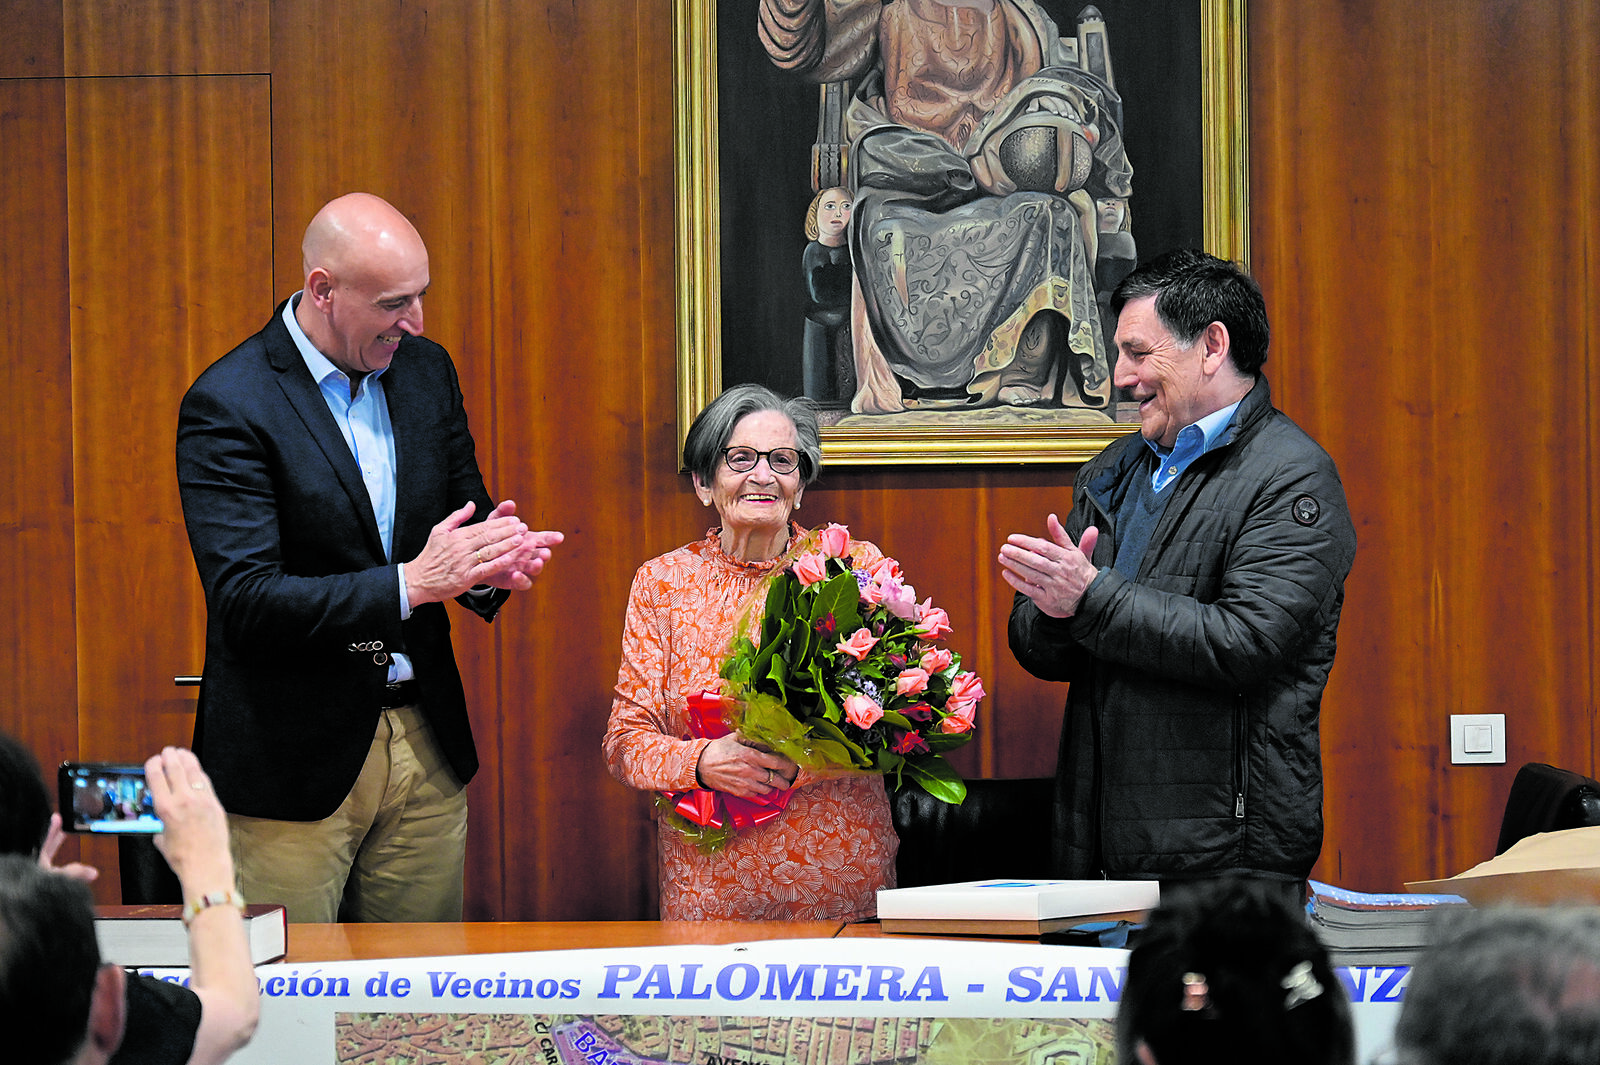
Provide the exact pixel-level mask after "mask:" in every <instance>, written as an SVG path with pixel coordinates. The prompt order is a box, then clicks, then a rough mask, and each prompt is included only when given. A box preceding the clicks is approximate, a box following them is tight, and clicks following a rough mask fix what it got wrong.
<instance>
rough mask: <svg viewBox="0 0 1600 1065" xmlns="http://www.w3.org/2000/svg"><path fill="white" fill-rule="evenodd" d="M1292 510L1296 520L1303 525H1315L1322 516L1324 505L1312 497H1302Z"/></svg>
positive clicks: (1297, 500)
mask: <svg viewBox="0 0 1600 1065" xmlns="http://www.w3.org/2000/svg"><path fill="white" fill-rule="evenodd" d="M1290 509H1291V511H1292V513H1293V514H1294V520H1295V521H1297V522H1299V523H1300V524H1301V525H1315V524H1316V523H1317V519H1318V518H1320V517H1321V516H1322V505H1321V504H1320V503H1318V502H1317V501H1316V500H1315V499H1313V498H1312V497H1311V496H1301V497H1300V498H1299V499H1296V500H1295V501H1294V506H1293V507H1292V508H1290Z"/></svg>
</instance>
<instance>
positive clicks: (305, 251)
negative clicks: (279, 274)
mask: <svg viewBox="0 0 1600 1065" xmlns="http://www.w3.org/2000/svg"><path fill="white" fill-rule="evenodd" d="M300 251H301V255H302V256H303V257H304V260H305V274H306V283H305V294H304V296H303V297H302V298H301V300H300V302H299V304H298V305H297V306H296V308H295V318H296V320H297V321H299V323H300V327H301V329H303V330H304V331H305V334H306V337H307V338H308V339H309V340H310V341H311V343H312V344H314V345H316V347H317V350H318V351H320V352H322V353H323V354H324V355H326V356H327V357H328V359H329V361H331V362H332V363H333V364H334V365H335V366H337V367H339V369H341V370H343V371H344V372H345V373H346V374H347V375H349V377H350V380H351V388H352V389H354V388H355V383H356V381H358V380H359V379H360V378H361V377H363V376H365V375H366V374H369V373H374V372H376V371H379V370H383V369H385V368H386V367H388V365H389V363H390V362H391V361H392V360H393V358H394V355H395V353H396V352H397V351H398V350H399V347H400V341H401V340H402V339H403V338H404V337H406V336H408V335H409V336H420V335H421V334H422V296H423V293H425V292H426V291H427V290H428V283H429V277H428V249H427V246H426V245H424V244H423V243H422V237H421V236H420V235H419V234H418V233H417V230H416V227H415V226H413V225H412V224H411V223H410V222H409V221H408V220H407V219H406V216H405V215H403V214H401V213H400V212H399V211H397V210H395V209H394V207H392V206H391V205H390V204H388V203H387V202H385V201H384V200H382V199H380V198H378V197H377V196H374V195H372V194H371V193H367V192H352V193H350V194H349V195H347V196H340V197H339V198H338V199H337V200H333V201H331V202H329V203H327V204H326V205H324V206H323V208H322V210H320V211H318V212H317V214H316V217H315V218H313V219H311V224H310V225H308V226H307V227H306V235H305V240H304V241H303V242H302V243H301V245H300ZM352 394H353V392H352Z"/></svg>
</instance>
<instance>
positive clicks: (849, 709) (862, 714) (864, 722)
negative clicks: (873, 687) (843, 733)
mask: <svg viewBox="0 0 1600 1065" xmlns="http://www.w3.org/2000/svg"><path fill="white" fill-rule="evenodd" d="M844 716H845V717H847V718H849V719H850V724H852V725H854V726H856V728H871V727H872V726H873V725H876V724H877V723H878V719H879V718H880V717H882V716H883V707H881V706H879V705H878V704H877V703H875V702H873V701H872V700H871V699H869V698H867V697H866V696H865V695H847V696H845V697H844ZM968 727H969V728H970V727H971V726H968Z"/></svg>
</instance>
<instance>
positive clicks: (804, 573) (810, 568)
mask: <svg viewBox="0 0 1600 1065" xmlns="http://www.w3.org/2000/svg"><path fill="white" fill-rule="evenodd" d="M794 575H795V576H796V577H799V578H800V583H801V584H803V585H807V586H810V585H813V584H816V583H817V582H818V581H825V580H827V579H828V560H827V559H825V558H823V557H822V556H821V555H801V556H800V557H799V558H797V559H795V560H794Z"/></svg>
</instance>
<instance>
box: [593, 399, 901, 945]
mask: <svg viewBox="0 0 1600 1065" xmlns="http://www.w3.org/2000/svg"><path fill="white" fill-rule="evenodd" d="M683 458H684V465H685V466H687V467H688V468H689V470H690V472H691V474H692V475H693V479H694V490H695V495H696V496H698V497H699V499H700V501H701V503H702V504H704V505H705V506H708V507H714V508H715V509H716V512H717V517H718V520H719V522H720V525H719V527H718V528H714V529H711V530H710V531H709V532H708V533H707V534H706V536H705V538H704V539H703V540H699V541H696V542H694V543H690V544H686V545H684V546H683V547H680V548H678V549H677V550H675V551H670V552H668V553H667V554H665V555H662V556H660V557H659V558H655V559H652V560H650V561H649V562H646V563H645V564H644V565H643V566H641V567H640V568H639V571H638V572H637V573H636V574H635V575H634V579H633V588H632V591H631V592H630V593H629V596H628V612H627V618H626V621H625V623H624V627H623V634H622V665H621V668H620V669H618V671H617V687H616V699H615V701H614V702H613V703H612V705H611V719H610V723H609V725H608V727H607V729H606V736H605V755H606V763H607V765H608V766H609V768H610V770H611V774H612V775H613V776H615V777H616V778H617V779H618V780H620V781H621V782H622V783H624V784H627V785H629V786H630V787H635V788H642V789H645V790H649V791H682V790H687V789H692V788H696V787H700V788H708V789H712V790H715V791H718V792H722V793H724V794H726V795H733V796H739V797H741V798H748V799H760V798H763V797H768V796H776V795H778V794H779V793H781V792H782V791H784V790H786V789H789V788H793V789H794V791H793V794H792V795H791V796H790V798H789V801H788V804H787V806H786V807H785V808H783V809H782V811H781V812H780V813H778V814H777V816H776V817H775V818H774V819H772V820H769V821H767V822H765V823H764V824H760V825H757V826H755V827H751V828H745V829H741V830H740V831H739V832H737V833H736V834H734V835H733V836H732V837H731V839H729V840H728V842H727V845H726V847H725V848H724V849H722V850H720V851H718V852H717V853H714V854H707V853H704V852H703V851H702V850H701V849H700V848H699V847H697V846H696V844H695V843H694V842H692V841H691V840H689V839H688V838H687V837H686V836H685V835H684V834H683V833H681V832H679V831H678V830H677V829H676V828H674V827H673V826H672V825H671V824H668V823H665V822H663V823H661V824H660V825H659V826H658V831H659V838H660V862H661V864H660V873H661V916H662V918H663V919H665V920H751V921H770V920H785V919H787V920H822V919H827V918H844V919H847V920H854V919H859V918H863V917H870V916H872V915H873V914H875V913H876V912H877V895H876V893H877V890H878V889H879V888H883V887H893V886H894V857H895V851H896V850H897V849H898V847H899V840H898V838H897V837H896V836H895V832H894V825H893V822H892V821H891V820H890V815H889V801H888V797H887V795H886V794H885V792H884V782H883V778H882V777H881V776H877V775H869V774H856V773H847V774H826V773H823V774H817V773H812V772H810V771H808V770H805V769H802V768H800V767H799V766H797V765H796V764H795V763H794V762H792V761H790V760H789V759H788V758H785V757H783V756H782V755H779V754H774V753H771V752H769V751H765V750H761V749H759V748H757V747H754V746H750V745H748V744H746V743H742V742H740V739H739V737H738V735H736V734H733V735H727V736H723V737H722V738H720V739H709V740H708V739H697V738H694V737H693V733H692V732H691V728H690V718H689V709H688V700H689V698H690V696H693V695H696V694H697V693H699V692H701V691H707V690H716V689H717V687H718V671H719V670H720V669H721V667H722V665H723V663H724V661H726V659H727V657H728V650H729V644H730V643H731V641H732V640H733V637H734V635H735V633H736V631H737V629H738V625H739V622H740V619H741V617H742V616H743V614H744V612H745V611H746V610H747V609H748V608H749V606H750V602H751V598H752V596H753V595H754V596H759V595H760V594H761V592H762V590H763V589H764V588H765V587H766V583H767V580H768V578H769V577H770V576H771V575H772V574H773V573H774V572H776V571H778V570H780V569H782V568H783V567H784V566H787V565H788V564H789V563H790V561H791V560H792V559H791V557H790V555H789V552H790V550H791V547H792V546H793V545H794V544H795V543H796V542H797V541H798V540H799V538H800V537H801V536H802V535H804V533H805V530H803V529H801V528H800V527H799V526H798V525H795V524H793V523H791V521H790V512H791V511H793V510H797V509H799V507H800V497H801V495H802V494H803V493H804V492H805V486H806V485H807V484H809V483H811V482H812V481H814V480H816V477H817V473H818V468H819V466H820V463H821V459H822V444H821V436H820V434H819V432H818V428H817V419H816V414H815V412H814V410H813V408H812V406H811V404H810V403H809V401H807V400H803V399H794V400H786V399H783V398H782V397H780V396H778V395H777V394H776V393H774V392H772V391H770V390H768V389H766V388H762V387H760V386H758V385H738V386H736V387H734V388H730V389H729V390H728V391H726V392H724V393H723V394H722V395H721V396H719V397H718V398H717V399H715V400H713V401H712V402H711V404H710V405H709V406H707V407H706V409H705V410H704V411H702V412H701V413H700V416H699V417H698V418H696V419H695V421H694V424H693V425H692V426H691V427H690V429H689V435H688V438H687V439H686V441H685V442H684V449H683ZM847 550H848V554H849V556H850V558H851V559H852V562H853V564H854V565H855V566H856V567H858V568H859V567H871V566H872V565H873V564H874V563H876V562H877V561H878V560H879V559H880V558H882V554H881V552H879V551H878V549H877V548H876V547H874V546H873V545H871V544H869V543H865V542H861V541H854V540H852V541H850V542H849V545H848V549H847Z"/></svg>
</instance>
